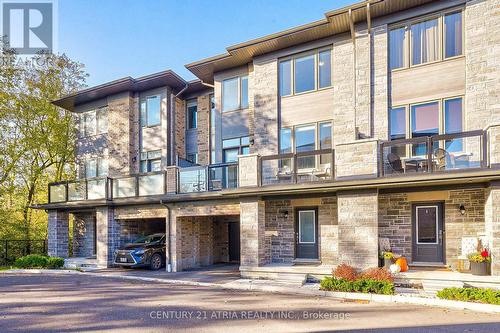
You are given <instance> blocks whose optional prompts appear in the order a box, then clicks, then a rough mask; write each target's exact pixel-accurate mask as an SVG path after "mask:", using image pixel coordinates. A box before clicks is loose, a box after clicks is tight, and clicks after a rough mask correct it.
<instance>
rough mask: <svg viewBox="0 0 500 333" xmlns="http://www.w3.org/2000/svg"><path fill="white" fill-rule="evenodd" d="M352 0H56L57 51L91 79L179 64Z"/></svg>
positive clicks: (175, 67)
mask: <svg viewBox="0 0 500 333" xmlns="http://www.w3.org/2000/svg"><path fill="white" fill-rule="evenodd" d="M353 2H357V1H356V0H338V1H333V0H246V1H245V0H233V1H229V0H204V1H203V0H175V1H174V0H148V1H146V0H59V2H58V7H59V8H58V21H59V22H58V26H59V29H58V52H59V53H65V54H67V55H68V56H69V57H70V58H71V59H73V60H75V61H79V62H81V63H83V64H84V65H85V68H86V71H87V72H88V73H89V75H90V76H89V78H88V79H87V84H88V85H89V86H94V85H97V84H101V83H104V82H108V81H112V80H115V79H118V78H122V77H125V76H132V77H139V76H143V75H148V74H152V73H156V72H160V71H163V70H166V69H172V70H174V71H175V72H176V73H178V74H180V75H181V76H182V77H184V78H185V79H186V80H191V79H194V78H195V77H194V75H193V74H191V73H190V72H189V71H188V70H187V69H186V68H185V67H184V65H185V64H188V63H190V62H193V61H197V60H201V59H204V58H207V57H211V56H214V55H217V54H221V53H224V52H225V49H226V47H228V46H230V45H233V44H237V43H241V42H244V41H247V40H250V39H253V38H258V37H262V36H264V35H267V34H271V33H275V32H278V31H281V30H285V29H289V28H292V27H295V26H297V25H301V24H305V23H309V22H312V21H316V20H319V19H322V18H324V13H325V12H327V11H329V10H333V9H337V8H341V7H344V6H346V5H349V4H351V3H353Z"/></svg>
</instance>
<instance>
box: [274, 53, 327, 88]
mask: <svg viewBox="0 0 500 333" xmlns="http://www.w3.org/2000/svg"><path fill="white" fill-rule="evenodd" d="M331 53H332V52H331V50H330V49H327V50H317V51H314V52H309V53H307V54H302V55H300V54H299V55H295V56H292V57H290V58H285V59H283V60H281V61H280V62H279V93H280V96H289V95H292V94H300V93H304V92H308V91H314V90H318V89H323V88H327V87H330V86H331V85H332V55H331Z"/></svg>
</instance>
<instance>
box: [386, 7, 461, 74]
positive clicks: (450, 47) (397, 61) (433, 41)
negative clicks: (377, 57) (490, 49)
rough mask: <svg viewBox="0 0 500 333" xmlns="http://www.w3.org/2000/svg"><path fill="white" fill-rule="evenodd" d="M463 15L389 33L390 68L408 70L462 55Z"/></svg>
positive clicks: (446, 16) (443, 16) (445, 16)
mask: <svg viewBox="0 0 500 333" xmlns="http://www.w3.org/2000/svg"><path fill="white" fill-rule="evenodd" d="M462 30H463V24H462V12H453V13H445V14H440V15H437V16H434V17H432V18H429V19H427V20H424V21H413V22H409V23H407V24H405V25H403V26H400V27H397V28H394V29H392V30H391V31H390V32H389V67H390V69H397V68H405V67H408V65H410V66H415V65H420V64H425V63H430V62H435V61H439V60H442V59H446V58H450V57H456V56H459V55H462V52H463V49H462V48H463V38H462V34H463V31H462Z"/></svg>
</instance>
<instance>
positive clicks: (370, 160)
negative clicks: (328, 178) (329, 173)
mask: <svg viewBox="0 0 500 333" xmlns="http://www.w3.org/2000/svg"><path fill="white" fill-rule="evenodd" d="M378 147H379V142H378V140H373V139H368V140H360V141H354V142H349V143H343V144H340V145H337V146H335V176H336V178H337V179H341V178H368V177H376V176H377V175H378V159H379V150H378Z"/></svg>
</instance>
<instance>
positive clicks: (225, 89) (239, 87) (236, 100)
mask: <svg viewBox="0 0 500 333" xmlns="http://www.w3.org/2000/svg"><path fill="white" fill-rule="evenodd" d="M246 108H248V76H238V77H234V78H231V79H227V80H224V81H222V111H223V112H226V111H234V110H239V109H246Z"/></svg>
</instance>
